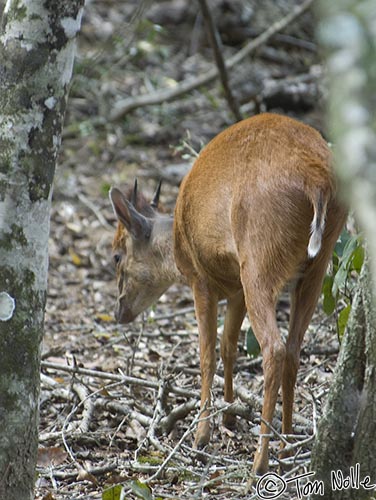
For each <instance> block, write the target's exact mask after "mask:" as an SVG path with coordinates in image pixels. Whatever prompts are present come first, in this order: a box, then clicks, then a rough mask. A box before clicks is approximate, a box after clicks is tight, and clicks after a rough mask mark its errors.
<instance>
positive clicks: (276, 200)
mask: <svg viewBox="0 0 376 500" xmlns="http://www.w3.org/2000/svg"><path fill="white" fill-rule="evenodd" d="M333 186H334V182H333V174H332V170H331V165H330V151H329V149H328V147H327V144H326V142H325V141H324V139H323V138H322V136H321V135H320V134H319V133H318V132H317V131H316V130H314V129H313V128H312V127H309V126H307V125H304V124H302V123H300V122H298V121H296V120H293V119H291V118H288V117H284V116H280V115H274V114H262V115H257V116H255V117H252V118H249V119H247V120H243V121H241V122H239V123H237V124H235V125H233V126H232V127H230V128H228V129H226V130H225V131H223V132H222V133H220V134H219V135H217V136H216V137H215V138H214V139H213V140H212V141H211V142H210V143H209V144H208V145H207V146H206V147H205V148H204V149H203V151H202V152H201V154H200V155H199V157H198V159H197V160H196V162H195V164H194V166H193V168H192V170H191V171H190V172H189V174H188V175H187V177H186V178H185V179H184V181H183V183H182V185H181V188H180V191H179V196H178V199H177V203H176V209H175V227H174V239H175V242H174V244H175V259H176V262H177V265H178V267H179V269H180V271H181V272H182V273H183V274H185V275H186V276H187V275H188V277H189V276H192V274H196V275H197V274H198V275H200V274H202V273H206V274H210V275H212V276H213V277H215V279H217V281H221V280H223V281H224V286H225V287H228V286H230V287H231V286H233V287H234V288H236V287H239V286H240V280H239V260H241V259H240V257H239V253H241V246H242V245H248V246H251V247H252V248H256V249H257V248H265V252H266V253H268V251H269V253H270V252H272V250H273V249H272V247H273V246H274V247H275V248H278V245H285V246H286V244H287V245H292V246H295V247H296V248H297V250H296V251H297V252H300V253H301V255H302V259H303V256H305V255H306V252H307V244H308V240H309V232H310V224H311V221H312V217H313V207H312V203H311V201H310V199H311V198H310V197H311V196H313V195H314V194H315V193H316V192H317V190H323V191H324V192H326V193H328V192H332V191H333V190H334V188H333ZM286 235H287V236H286ZM271 239H272V240H273V242H272V243H271V242H270V240H271ZM268 245H269V247H270V248H269V247H268ZM265 252H264V253H265Z"/></svg>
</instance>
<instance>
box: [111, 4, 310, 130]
mask: <svg viewBox="0 0 376 500" xmlns="http://www.w3.org/2000/svg"><path fill="white" fill-rule="evenodd" d="M313 1H314V0H306V1H305V2H303V3H302V4H301V5H298V6H296V7H295V8H294V9H293V10H292V11H291V12H290V13H289V14H287V16H285V17H283V18H282V19H280V20H279V21H276V22H275V23H274V24H272V25H271V26H270V27H269V28H268V29H267V30H265V31H264V32H263V33H262V34H261V35H260V36H258V37H257V38H255V39H254V40H252V41H250V42H249V43H248V44H247V45H246V46H245V47H243V48H242V49H241V50H239V52H238V53H237V54H235V55H234V56H232V57H230V58H229V59H228V60H227V61H226V68H227V69H230V68H232V67H233V66H235V65H236V64H238V63H240V62H241V61H242V60H243V59H245V58H246V57H247V56H249V55H250V54H252V53H253V52H255V50H256V49H258V48H259V47H260V46H261V45H263V44H265V43H266V42H267V41H268V40H269V39H270V38H271V37H272V36H273V35H275V34H276V33H277V32H278V31H282V30H283V29H284V28H286V27H287V26H288V25H289V24H290V23H292V22H293V21H295V19H297V18H298V17H299V16H301V15H302V14H303V13H304V12H306V10H307V9H308V8H309V7H310V6H311V4H312V3H313ZM217 77H218V69H217V68H212V69H211V70H209V71H207V72H206V73H204V74H203V75H201V76H199V77H197V78H188V79H187V80H184V81H182V82H180V83H179V84H178V85H177V86H176V87H175V88H173V89H162V90H158V91H156V92H153V93H151V94H144V95H139V96H136V97H128V98H127V99H123V100H120V101H118V102H117V103H115V107H114V109H113V111H112V112H111V113H110V116H109V120H110V121H116V120H119V119H120V118H123V116H125V115H126V114H127V113H129V112H130V111H133V110H134V109H136V108H140V107H143V106H149V105H151V104H160V103H161V102H167V101H172V100H174V99H176V98H177V97H180V96H181V95H183V94H186V93H187V92H190V91H191V90H193V89H196V88H198V87H201V86H202V85H205V84H207V83H209V82H211V81H212V80H215V78H217Z"/></svg>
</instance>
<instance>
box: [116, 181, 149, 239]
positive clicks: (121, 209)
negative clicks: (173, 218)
mask: <svg viewBox="0 0 376 500" xmlns="http://www.w3.org/2000/svg"><path fill="white" fill-rule="evenodd" d="M109 196H110V200H111V203H112V207H113V209H114V212H115V215H116V217H117V219H118V220H119V221H120V222H121V223H122V224H123V225H124V227H125V228H126V230H127V231H128V232H129V233H130V235H131V236H132V238H134V239H136V240H147V239H148V238H150V235H151V230H152V223H151V221H150V219H148V218H146V217H145V216H143V215H142V214H140V212H138V211H137V210H136V208H135V207H134V206H133V205H132V203H131V202H130V201H129V200H127V198H126V197H125V196H124V194H123V193H122V192H121V191H120V190H119V189H117V188H111V189H110V193H109Z"/></svg>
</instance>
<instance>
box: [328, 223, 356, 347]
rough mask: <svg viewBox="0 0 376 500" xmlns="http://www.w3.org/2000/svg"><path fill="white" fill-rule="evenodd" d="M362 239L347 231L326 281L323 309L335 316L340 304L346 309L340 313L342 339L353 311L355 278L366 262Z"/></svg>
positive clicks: (339, 331) (336, 252) (334, 253)
mask: <svg viewBox="0 0 376 500" xmlns="http://www.w3.org/2000/svg"><path fill="white" fill-rule="evenodd" d="M362 243H363V242H362V237H361V236H360V235H359V234H356V235H351V234H350V233H349V232H348V231H347V230H346V229H344V230H343V231H342V234H341V236H340V238H339V240H338V242H337V244H336V246H335V249H334V252H333V258H332V271H331V273H330V274H328V275H327V276H326V277H325V279H324V284H323V289H322V291H323V308H324V312H325V313H326V314H327V315H330V314H333V312H334V311H335V310H336V309H337V305H338V303H339V302H340V301H341V303H344V304H345V307H344V308H342V310H341V311H340V312H339V313H338V316H337V330H338V336H339V338H340V339H341V338H342V336H343V334H344V331H345V328H346V325H347V321H348V318H349V315H350V311H351V303H352V298H353V294H354V289H355V281H354V279H353V278H354V276H356V275H359V273H360V270H361V268H362V265H363V261H364V248H363V244H362Z"/></svg>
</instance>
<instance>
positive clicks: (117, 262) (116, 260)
mask: <svg viewBox="0 0 376 500" xmlns="http://www.w3.org/2000/svg"><path fill="white" fill-rule="evenodd" d="M112 258H113V261H114V263H115V265H116V266H117V265H118V264H119V262H120V261H121V255H120V253H115V254H114V255H113V257H112Z"/></svg>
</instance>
